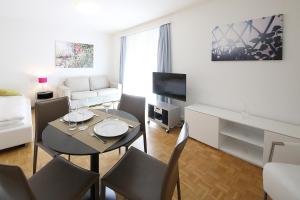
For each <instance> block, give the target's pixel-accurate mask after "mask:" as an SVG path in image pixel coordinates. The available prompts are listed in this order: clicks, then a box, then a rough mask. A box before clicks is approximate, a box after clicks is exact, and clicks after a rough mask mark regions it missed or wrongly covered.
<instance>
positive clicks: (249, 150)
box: [220, 136, 263, 167]
mask: <svg viewBox="0 0 300 200" xmlns="http://www.w3.org/2000/svg"><path fill="white" fill-rule="evenodd" d="M220 149H221V150H222V151H224V152H226V153H229V154H231V155H233V156H236V157H239V158H241V159H242V160H245V161H248V162H250V163H252V164H254V165H257V166H260V167H262V166H263V149H261V148H253V146H250V145H249V144H247V143H244V142H242V141H239V140H236V139H232V138H229V137H226V136H225V137H224V138H223V141H222V143H221V144H220Z"/></svg>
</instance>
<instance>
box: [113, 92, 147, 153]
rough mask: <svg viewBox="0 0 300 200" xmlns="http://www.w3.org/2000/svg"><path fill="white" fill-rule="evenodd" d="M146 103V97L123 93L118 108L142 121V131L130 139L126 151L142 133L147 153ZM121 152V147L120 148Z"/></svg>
mask: <svg viewBox="0 0 300 200" xmlns="http://www.w3.org/2000/svg"><path fill="white" fill-rule="evenodd" d="M145 105H146V99H145V98H144V97H138V96H133V95H128V94H122V96H121V99H120V103H119V105H118V110H122V111H125V112H128V113H130V114H132V115H133V116H135V117H136V118H137V119H138V120H139V122H140V124H141V125H140V132H139V134H137V136H136V137H135V138H134V139H132V140H131V141H130V143H128V144H126V146H125V148H126V151H127V150H128V147H129V146H130V145H131V144H132V143H133V142H134V141H136V140H137V139H138V138H139V137H140V136H141V135H143V141H144V152H145V153H147V136H146V128H145ZM119 152H120V149H119Z"/></svg>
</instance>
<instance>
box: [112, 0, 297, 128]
mask: <svg viewBox="0 0 300 200" xmlns="http://www.w3.org/2000/svg"><path fill="white" fill-rule="evenodd" d="M299 10H300V1H298V0H251V1H249V0H226V1H224V0H210V1H206V2H205V3H202V4H198V5H195V6H193V7H191V8H189V9H186V10H183V11H181V12H177V13H174V14H173V15H170V16H168V17H166V18H164V19H160V20H157V21H153V22H150V23H147V24H143V25H141V26H139V27H135V28H133V29H130V30H127V31H124V32H122V33H118V34H116V35H115V37H114V40H115V41H114V47H115V48H114V58H115V59H114V61H115V62H114V68H115V71H116V72H118V63H119V62H118V59H119V36H120V35H123V34H125V35H126V34H127V33H130V32H136V31H139V30H144V29H145V28H147V27H149V28H150V27H152V26H155V25H157V24H160V23H161V21H164V20H165V21H171V23H172V46H173V48H172V50H173V72H177V73H186V74H187V102H186V104H182V103H180V102H176V103H178V104H181V105H189V104H193V103H205V104H209V105H214V106H218V107H223V108H227V109H231V110H236V111H242V110H244V109H246V111H247V112H249V113H250V114H255V115H259V116H263V117H267V118H272V119H277V120H282V121H286V122H290V123H296V124H300V106H299V102H300V65H299V49H298V48H299V47H300V40H299V35H300V24H299V18H300V12H299ZM280 13H282V14H284V49H283V51H284V59H283V61H232V62H231V61H225V62H212V61H211V38H212V36H211V31H212V29H213V28H214V27H215V26H216V25H222V24H228V23H232V22H239V21H242V20H246V19H252V18H259V17H264V16H270V15H274V14H280ZM115 79H117V73H116V74H115Z"/></svg>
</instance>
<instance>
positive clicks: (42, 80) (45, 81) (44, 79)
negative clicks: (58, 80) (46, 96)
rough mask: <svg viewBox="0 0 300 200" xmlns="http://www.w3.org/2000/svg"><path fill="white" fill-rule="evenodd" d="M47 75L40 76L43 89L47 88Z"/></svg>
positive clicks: (39, 79) (39, 80)
mask: <svg viewBox="0 0 300 200" xmlns="http://www.w3.org/2000/svg"><path fill="white" fill-rule="evenodd" d="M47 81H48V80H47V77H39V78H38V82H39V84H40V85H41V87H42V89H43V90H44V89H45V86H46V84H47Z"/></svg>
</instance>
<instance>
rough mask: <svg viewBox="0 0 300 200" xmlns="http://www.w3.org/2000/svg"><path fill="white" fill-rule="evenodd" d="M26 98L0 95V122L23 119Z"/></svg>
mask: <svg viewBox="0 0 300 200" xmlns="http://www.w3.org/2000/svg"><path fill="white" fill-rule="evenodd" d="M26 106H28V105H27V103H26V99H25V97H24V96H1V97H0V122H5V121H14V120H20V121H21V120H23V119H24V118H25V115H26Z"/></svg>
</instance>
